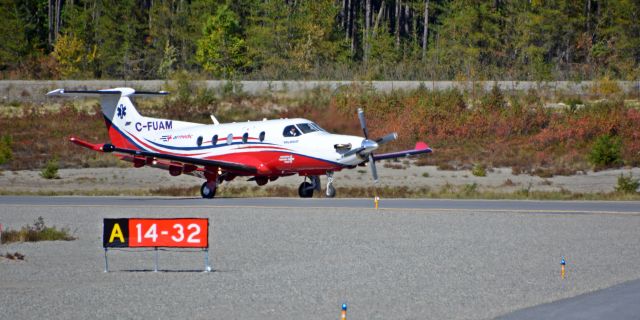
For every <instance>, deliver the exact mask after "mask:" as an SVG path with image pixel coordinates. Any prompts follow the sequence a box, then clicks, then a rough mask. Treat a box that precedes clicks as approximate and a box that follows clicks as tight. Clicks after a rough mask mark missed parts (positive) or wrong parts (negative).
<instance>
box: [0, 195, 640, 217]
mask: <svg viewBox="0 0 640 320" xmlns="http://www.w3.org/2000/svg"><path fill="white" fill-rule="evenodd" d="M0 205H40V206H114V207H145V206H165V207H201V208H216V207H220V208H223V207H255V208H352V209H367V208H369V209H370V208H373V207H374V201H373V199H342V198H338V199H326V198H319V199H298V198H215V199H202V198H176V197H64V196H61V197H36V196H0ZM379 208H380V209H418V210H438V211H442V210H445V211H446V210H451V211H457V212H460V211H470V212H485V211H486V212H510V213H520V212H524V213H535V212H539V213H561V214H571V213H575V214H598V213H602V214H640V202H638V201H520V200H449V199H380V201H379Z"/></svg>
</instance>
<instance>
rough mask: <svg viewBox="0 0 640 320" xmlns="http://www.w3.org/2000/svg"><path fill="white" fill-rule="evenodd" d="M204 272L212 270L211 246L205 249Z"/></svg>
mask: <svg viewBox="0 0 640 320" xmlns="http://www.w3.org/2000/svg"><path fill="white" fill-rule="evenodd" d="M204 272H211V265H210V264H209V248H207V249H204Z"/></svg>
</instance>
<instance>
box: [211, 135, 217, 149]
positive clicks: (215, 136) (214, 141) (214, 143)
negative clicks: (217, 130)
mask: <svg viewBox="0 0 640 320" xmlns="http://www.w3.org/2000/svg"><path fill="white" fill-rule="evenodd" d="M211 144H212V145H214V146H215V145H216V144H218V135H217V134H214V135H213V137H211Z"/></svg>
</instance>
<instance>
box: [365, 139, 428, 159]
mask: <svg viewBox="0 0 640 320" xmlns="http://www.w3.org/2000/svg"><path fill="white" fill-rule="evenodd" d="M431 152H433V150H431V148H430V147H429V145H427V144H426V143H424V142H422V141H420V142H417V143H416V147H415V148H414V149H411V150H404V151H396V152H391V153H383V154H376V155H374V156H373V160H384V159H395V158H402V157H408V156H413V155H416V154H422V153H431Z"/></svg>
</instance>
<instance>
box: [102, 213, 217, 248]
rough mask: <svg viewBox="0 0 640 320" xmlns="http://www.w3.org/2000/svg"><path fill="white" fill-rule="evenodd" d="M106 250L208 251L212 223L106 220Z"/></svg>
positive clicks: (130, 219)
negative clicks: (158, 248) (195, 249)
mask: <svg viewBox="0 0 640 320" xmlns="http://www.w3.org/2000/svg"><path fill="white" fill-rule="evenodd" d="M102 246H103V247H104V248H136V247H138V248H140V247H178V248H208V247H209V219H206V218H177V219H150V218H120V219H104V227H103V234H102Z"/></svg>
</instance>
